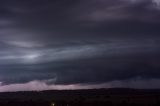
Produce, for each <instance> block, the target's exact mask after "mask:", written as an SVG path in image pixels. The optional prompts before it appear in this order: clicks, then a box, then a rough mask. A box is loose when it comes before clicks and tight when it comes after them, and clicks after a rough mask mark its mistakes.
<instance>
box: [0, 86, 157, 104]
mask: <svg viewBox="0 0 160 106" xmlns="http://www.w3.org/2000/svg"><path fill="white" fill-rule="evenodd" d="M24 102H27V103H30V102H31V103H32V102H35V103H39V104H43V103H44V104H45V103H46V104H47V103H48V105H45V106H49V104H51V103H53V102H54V103H56V104H58V103H59V104H60V103H65V104H70V105H71V106H72V104H74V105H75V104H76V105H77V104H78V103H82V104H83V105H82V106H85V104H87V105H86V106H89V103H90V104H91V103H92V106H93V103H95V102H96V103H99V105H100V104H105V103H110V105H111V104H117V105H118V104H121V103H128V104H130V105H131V104H136V103H137V104H138V103H139V104H141V106H143V105H142V104H144V106H145V104H146V106H147V104H151V105H156V104H157V106H158V105H159V103H160V89H130V88H110V89H87V90H48V91H24V92H5V93H0V106H2V104H3V105H4V104H6V103H24ZM42 102H43V103H42ZM21 105H22V104H21ZM23 105H24V104H23ZM34 105H35V104H34ZM4 106H8V105H4ZM13 106H18V105H13ZM29 106H32V104H30V105H29ZM35 106H36V105H35ZM39 106H40V105H39ZM43 106H44V105H43ZM57 106H60V105H57ZM77 106H78V105H77ZM95 106H98V104H97V105H95ZM159 106H160V105H159Z"/></svg>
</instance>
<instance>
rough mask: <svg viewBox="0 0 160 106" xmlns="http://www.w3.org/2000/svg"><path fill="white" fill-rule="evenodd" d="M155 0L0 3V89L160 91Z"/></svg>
mask: <svg viewBox="0 0 160 106" xmlns="http://www.w3.org/2000/svg"><path fill="white" fill-rule="evenodd" d="M159 19H160V0H0V92H4V91H19V90H22V91H23V90H46V89H82V88H105V87H106V88H112V87H131V88H160V86H159V83H160V20H159Z"/></svg>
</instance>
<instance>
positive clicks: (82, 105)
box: [0, 100, 160, 106]
mask: <svg viewBox="0 0 160 106" xmlns="http://www.w3.org/2000/svg"><path fill="white" fill-rule="evenodd" d="M53 104H54V105H53ZM0 106H160V102H159V101H157V102H155V103H148V104H146V103H145V102H144V103H138V102H137V103H136V102H135V103H134V102H133V103H131V102H129V101H125V100H123V101H121V102H119V103H114V102H112V101H92V102H86V101H70V102H66V101H57V102H54V103H53V102H49V101H8V102H6V101H5V102H3V101H0Z"/></svg>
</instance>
